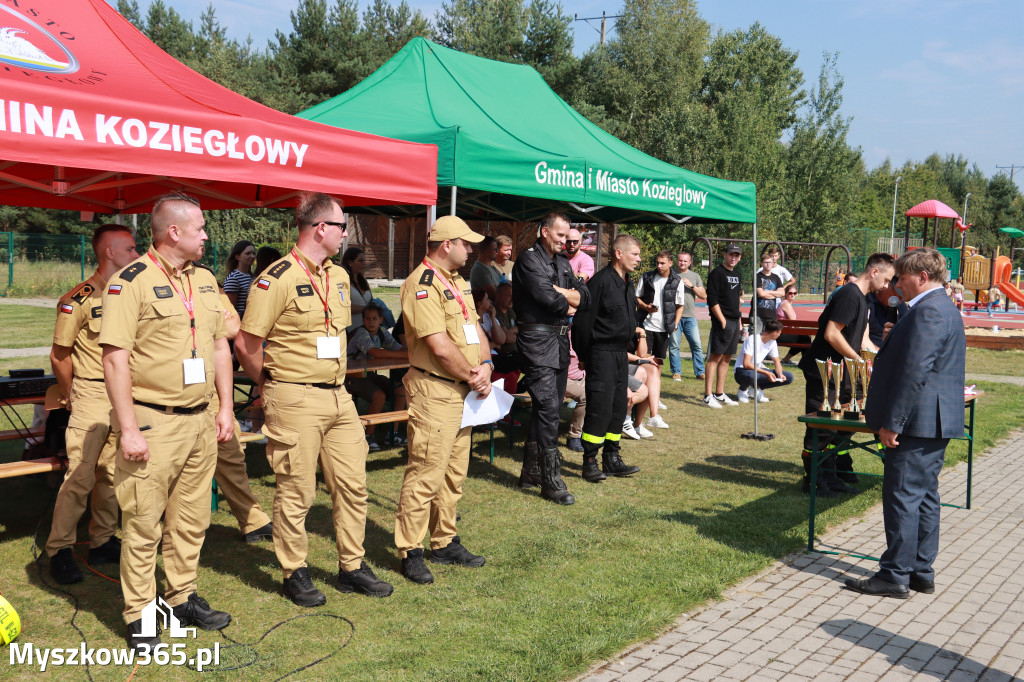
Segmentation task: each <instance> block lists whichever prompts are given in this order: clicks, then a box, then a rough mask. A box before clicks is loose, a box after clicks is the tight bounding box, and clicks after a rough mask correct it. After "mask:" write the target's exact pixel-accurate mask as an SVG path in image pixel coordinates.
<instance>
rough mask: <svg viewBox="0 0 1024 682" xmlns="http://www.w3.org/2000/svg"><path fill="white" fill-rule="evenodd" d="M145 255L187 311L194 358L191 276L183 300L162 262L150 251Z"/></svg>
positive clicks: (194, 316) (194, 329)
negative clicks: (164, 278)
mask: <svg viewBox="0 0 1024 682" xmlns="http://www.w3.org/2000/svg"><path fill="white" fill-rule="evenodd" d="M146 255H148V256H149V259H150V260H151V261H153V262H154V263H156V266H157V267H158V268H160V272H162V273H164V277H166V278H167V281H168V283H170V285H171V288H172V289H174V293H176V294H177V295H178V298H180V299H181V302H182V303H183V304H184V305H185V310H186V311H188V323H189V326H190V327H191V328H192V357H193V358H194V357H196V314H195V306H194V305H193V303H192V278H191V277H189V278H188V300H185V296H184V295H183V294H182V293H181V292H180V291H178V287H176V286H174V280H173V279H171V276H170V275H169V274H167V270H165V269H164V264H163V263H161V262H160V261H158V260H157V259H156V257H155V256H154V255H153V253H152V252H148V253H147V254H146Z"/></svg>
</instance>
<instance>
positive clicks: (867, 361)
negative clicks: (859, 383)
mask: <svg viewBox="0 0 1024 682" xmlns="http://www.w3.org/2000/svg"><path fill="white" fill-rule="evenodd" d="M876 355H878V351H877V350H868V349H866V348H864V349H862V350H861V351H860V357H861V359H862V360H863V361H864V369H863V372H864V401H863V404H862V405H861V410H864V409H866V408H867V404H868V386H870V385H871V373H872V372H874V371H875V356H876Z"/></svg>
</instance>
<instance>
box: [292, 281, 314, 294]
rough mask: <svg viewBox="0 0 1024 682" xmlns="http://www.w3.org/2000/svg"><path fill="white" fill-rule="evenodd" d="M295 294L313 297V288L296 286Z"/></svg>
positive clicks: (301, 285) (306, 285)
mask: <svg viewBox="0 0 1024 682" xmlns="http://www.w3.org/2000/svg"><path fill="white" fill-rule="evenodd" d="M295 293H296V294H298V295H299V296H312V295H313V287H312V286H310V285H309V284H299V285H296V287H295Z"/></svg>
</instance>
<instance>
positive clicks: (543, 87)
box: [298, 38, 757, 223]
mask: <svg viewBox="0 0 1024 682" xmlns="http://www.w3.org/2000/svg"><path fill="white" fill-rule="evenodd" d="M298 116H299V117H301V118H307V119H310V120H313V121H319V122H321V123H326V124H328V125H334V126H338V127H340V128H348V129H350V130H358V131H363V132H367V133H374V134H377V135H385V136H388V137H393V138H397V139H400V140H409V141H413V142H428V143H431V144H436V145H437V146H438V166H437V184H438V186H439V187H445V188H451V197H452V211H453V212H454V211H455V209H456V205H455V202H456V201H457V202H458V212H459V214H460V215H463V216H464V217H467V218H471V217H475V218H480V219H484V218H489V219H501V220H535V219H537V218H539V217H540V216H542V215H543V214H544V213H546V212H548V211H550V210H552V209H558V210H562V211H565V212H566V213H569V214H570V215H573V216H575V217H579V218H583V219H586V220H588V222H597V221H600V222H607V223H612V222H616V223H619V222H642V223H651V222H659V223H662V222H672V223H682V222H686V221H692V222H736V223H753V222H754V221H755V220H756V215H757V213H756V207H755V189H754V185H753V184H752V183H747V182H732V181H729V180H719V179H717V178H712V177H709V176H706V175H700V174H699V173H693V172H691V171H688V170H685V169H683V168H677V167H676V166H673V165H671V164H668V163H665V162H663V161H659V160H658V159H655V158H654V157H651V156H648V155H647V154H644V153H643V152H640V151H638V150H637V149H634V148H633V147H631V146H629V145H628V144H626V143H625V142H622V141H621V140H619V139H618V138H616V137H614V136H612V135H609V134H608V133H606V132H604V131H603V130H601V129H600V128H599V127H597V126H596V125H594V124H593V123H591V122H590V121H588V120H587V119H586V118H584V117H583V116H581V115H580V114H578V113H577V112H576V111H575V110H574V109H573V108H572V107H570V106H569V105H568V104H566V103H565V102H564V101H563V100H562V99H561V98H559V97H558V95H556V94H555V93H554V92H553V91H552V90H551V88H549V87H548V85H547V83H545V82H544V79H543V78H542V77H541V75H540V74H539V73H537V71H535V70H534V69H532V68H530V67H528V66H522V65H518V64H508V63H505V62H496V61H493V60H490V59H484V58H481V57H475V56H472V55H467V54H463V53H461V52H458V51H456V50H452V49H450V48H446V47H442V46H440V45H437V44H436V43H432V42H430V41H429V40H425V39H423V38H415V39H414V40H412V41H410V42H409V43H408V44H407V45H406V46H405V47H404V48H402V50H400V51H399V52H398V53H397V54H396V55H395V56H394V57H392V58H391V59H390V60H388V62H387V63H386V64H384V65H383V66H382V67H380V68H379V69H377V71H375V72H374V73H373V74H371V75H370V76H369V77H368V78H366V80H364V81H363V82H362V83H360V84H359V85H357V86H356V87H354V88H352V89H351V90H349V91H347V92H345V93H343V94H341V95H338V96H337V97H334V98H333V99H329V100H327V101H326V102H323V103H321V104H318V105H317V106H315V107H313V108H311V109H307V110H306V111H304V112H302V113H300V114H298ZM456 190H457V191H456ZM447 198H448V197H444V199H445V200H447ZM439 203H442V204H443V203H447V202H446V201H442V202H439ZM372 210H377V211H380V212H381V213H387V214H390V215H401V214H402V213H404V212H405V211H407V210H409V209H408V207H406V208H402V207H394V208H391V207H388V208H382V207H374V209H372Z"/></svg>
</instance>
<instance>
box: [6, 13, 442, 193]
mask: <svg viewBox="0 0 1024 682" xmlns="http://www.w3.org/2000/svg"><path fill="white" fill-rule="evenodd" d="M436 177H437V148H436V147H435V146H434V145H426V144H416V143H412V142H405V141H400V140H392V139H388V138H384V137H378V136H375V135H368V134H365V133H359V132H353V131H348V130H340V129H338V128H335V127H333V126H328V125H322V124H319V123H314V122H311V121H306V120H303V119H299V118H295V117H293V116H289V115H287V114H284V113H281V112H279V111H275V110H273V109H270V108H268V107H265V106H263V105H261V104H257V103H256V102H253V101H251V100H249V99H247V98H245V97H242V96H241V95H238V94H236V93H234V92H232V91H230V90H228V89H227V88H224V87H222V86H220V85H218V84H216V83H214V82H213V81H210V80H208V79H206V78H204V77H203V76H201V75H199V74H198V73H196V72H195V71H192V70H191V69H189V68H188V67H186V66H184V65H183V64H181V63H180V62H178V61H176V60H175V59H173V58H172V57H171V56H170V55H168V54H167V53H165V52H163V51H162V50H160V48H158V47H157V46H156V45H154V44H153V43H152V42H150V41H149V40H148V39H147V38H146V37H145V36H144V35H143V34H142V33H140V32H139V31H138V30H137V29H136V28H135V27H134V26H132V25H131V23H129V22H128V21H127V20H126V19H124V18H123V17H122V16H121V15H120V14H118V13H117V11H116V10H114V9H112V8H111V7H110V6H109V5H108V4H107V3H106V2H105V0H73V1H71V2H69V1H68V0H27V1H22V2H17V3H11V2H6V3H2V4H0V204H8V205H18V206H40V207H44V208H62V209H74V210H84V211H95V212H98V213H138V212H142V211H146V210H148V209H149V208H150V206H151V205H152V200H153V198H154V197H155V196H158V195H160V194H164V193H166V192H168V191H178V190H184V191H187V192H190V193H191V194H194V195H196V196H198V197H200V198H201V200H202V204H203V207H204V208H239V207H250V206H255V207H260V206H289V205H294V204H295V200H296V195H297V193H298V191H300V190H313V191H321V192H326V193H329V194H332V195H334V196H336V197H338V198H340V199H342V200H344V201H345V203H346V204H359V205H378V204H424V205H433V204H434V203H435V202H436V201H437V186H436Z"/></svg>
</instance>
